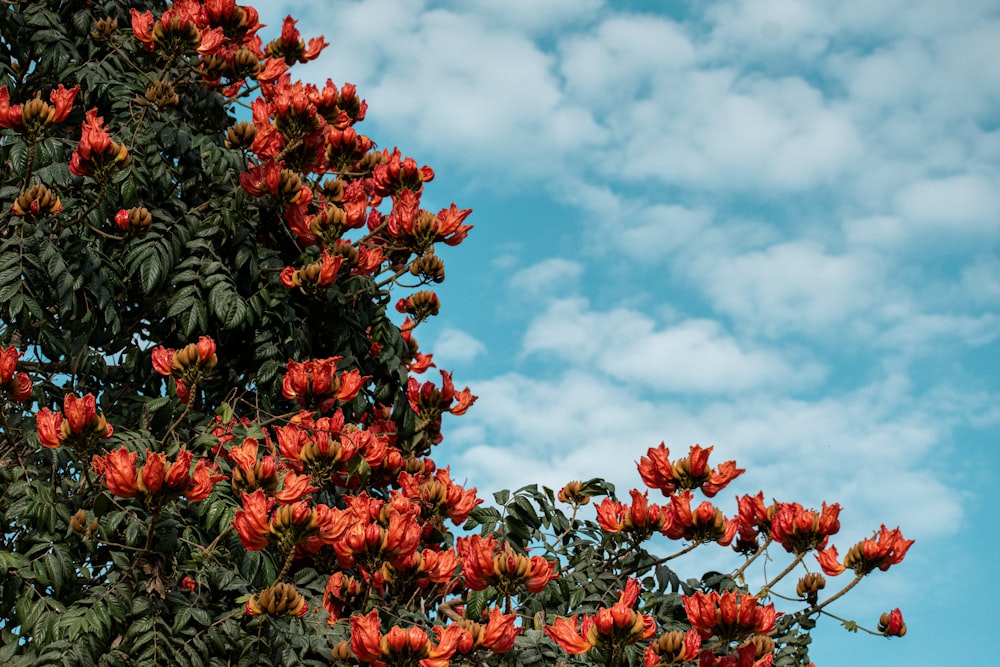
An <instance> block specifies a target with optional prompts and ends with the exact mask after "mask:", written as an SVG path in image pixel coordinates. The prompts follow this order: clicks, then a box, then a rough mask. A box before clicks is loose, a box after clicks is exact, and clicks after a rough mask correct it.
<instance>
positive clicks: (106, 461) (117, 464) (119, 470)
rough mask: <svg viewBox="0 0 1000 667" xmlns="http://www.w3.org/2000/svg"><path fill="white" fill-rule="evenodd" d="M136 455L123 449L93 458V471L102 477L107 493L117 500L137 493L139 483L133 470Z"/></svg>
mask: <svg viewBox="0 0 1000 667" xmlns="http://www.w3.org/2000/svg"><path fill="white" fill-rule="evenodd" d="M135 460H136V453H135V452H130V451H128V450H127V449H125V448H124V447H121V448H119V449H117V450H113V451H110V452H108V453H106V454H105V455H104V456H103V457H100V456H95V457H94V460H93V463H92V465H93V467H94V470H95V471H97V474H99V475H103V476H104V484H105V486H107V487H108V491H110V492H111V493H113V494H115V495H116V496H118V497H119V498H131V497H132V496H134V495H136V494H137V493H139V491H140V488H139V483H138V479H137V476H136V469H135Z"/></svg>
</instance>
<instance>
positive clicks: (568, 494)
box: [559, 481, 590, 505]
mask: <svg viewBox="0 0 1000 667" xmlns="http://www.w3.org/2000/svg"><path fill="white" fill-rule="evenodd" d="M559 500H561V501H563V502H564V503H568V504H570V505H586V504H587V503H589V502H590V496H588V495H587V494H586V493H584V492H583V482H576V481H574V482H569V483H567V484H566V486H564V487H563V488H561V489H559Z"/></svg>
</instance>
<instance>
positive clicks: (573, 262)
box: [261, 0, 1000, 665]
mask: <svg viewBox="0 0 1000 667" xmlns="http://www.w3.org/2000/svg"><path fill="white" fill-rule="evenodd" d="M286 13H291V14H293V15H294V16H295V17H297V18H299V19H301V21H300V28H301V29H302V32H303V36H305V37H307V38H308V37H311V36H314V35H316V34H319V33H322V34H324V35H325V36H326V38H327V41H329V42H330V43H331V46H330V47H329V48H328V49H327V50H326V51H325V52H324V54H323V55H322V56H321V57H320V58H319V59H318V60H317V61H316V62H314V63H311V64H310V65H309V66H307V67H301V68H299V70H298V72H299V76H302V77H303V78H305V79H308V80H313V81H316V82H318V83H321V82H323V81H325V79H326V78H327V77H330V78H332V79H333V81H334V82H335V83H337V84H338V85H340V84H342V83H344V82H351V83H355V84H356V85H357V86H358V91H359V94H360V95H361V96H362V97H365V98H366V99H367V100H368V102H369V105H370V109H369V114H368V119H367V120H366V121H365V122H364V123H363V125H362V126H361V128H360V129H361V130H362V131H364V132H365V133H367V134H369V135H370V136H371V137H372V138H373V139H374V140H375V141H376V142H378V144H379V145H380V146H382V147H388V148H392V147H393V146H394V145H398V146H400V148H401V149H402V150H403V152H404V154H406V155H410V156H413V157H414V158H416V159H417V161H418V162H420V163H421V164H429V165H431V166H432V167H433V168H434V169H435V171H436V173H437V178H436V179H435V181H434V182H433V183H432V184H430V185H429V186H428V188H427V189H426V191H425V196H424V205H425V207H426V208H430V209H432V210H437V208H439V207H443V206H447V205H448V204H450V203H451V202H452V201H455V202H456V203H457V204H458V205H459V206H460V207H462V208H473V209H474V213H473V216H472V217H471V218H470V220H469V222H471V223H474V224H475V226H476V227H475V229H474V230H473V232H472V233H471V234H470V236H469V238H468V240H467V241H466V242H465V243H464V244H463V245H461V246H460V247H458V248H456V249H454V250H448V251H446V252H444V254H443V256H444V258H445V262H446V267H447V272H448V280H447V281H446V282H445V283H444V284H443V285H442V287H441V289H440V290H439V294H440V296H441V298H442V302H443V308H442V314H441V316H440V317H439V318H438V319H437V320H436V321H434V322H431V323H430V324H428V325H427V326H425V327H422V328H421V329H419V330H418V332H417V338H418V339H419V340H420V341H421V344H422V347H423V348H424V349H425V351H429V352H433V353H434V355H435V360H436V361H438V363H439V365H440V366H442V367H444V368H449V369H452V370H454V372H455V379H456V383H457V384H458V385H459V386H460V387H461V386H464V385H466V384H468V385H469V386H470V387H471V388H472V389H473V391H474V393H476V394H478V395H479V396H480V399H479V402H478V403H477V404H476V405H475V407H474V408H473V409H472V410H470V411H469V413H468V414H467V415H465V416H464V417H462V418H451V419H450V420H448V421H447V423H446V426H445V435H446V443H445V445H443V450H442V451H441V452H440V453H439V455H438V458H439V459H440V460H442V461H443V462H444V463H450V464H451V466H452V473H453V477H455V478H456V479H460V480H461V479H465V480H468V482H469V483H470V484H474V485H476V486H478V487H479V489H480V491H481V493H482V494H483V495H486V496H488V495H489V492H490V491H493V490H496V489H498V488H503V487H517V486H521V485H523V484H525V483H529V482H541V483H544V484H547V485H549V486H552V487H554V488H558V487H559V486H561V485H562V484H563V483H564V482H566V481H568V480H571V479H585V478H589V477H593V476H599V475H600V476H605V477H607V478H608V479H610V480H611V481H614V482H615V483H616V484H617V485H618V487H619V491H620V492H621V493H623V494H624V493H625V492H627V490H628V489H629V488H632V487H633V486H635V485H637V484H638V483H639V480H638V477H637V475H636V473H635V468H634V462H635V461H636V460H638V458H639V457H640V456H641V455H642V454H644V453H645V451H646V449H647V448H648V447H651V446H655V445H656V444H658V443H659V442H660V441H661V440H663V441H666V443H667V445H668V446H670V447H671V449H672V451H674V452H685V451H686V450H687V448H688V446H690V445H692V444H695V443H700V444H702V445H714V446H715V448H716V454H715V456H716V457H717V459H718V460H723V459H730V458H734V459H736V460H737V462H738V463H739V464H740V465H741V466H743V467H746V468H747V470H748V472H747V473H746V475H745V476H744V477H743V478H741V479H740V480H738V483H737V484H734V488H733V493H726V494H723V496H721V497H720V498H719V499H718V500H719V502H720V503H721V504H722V506H723V507H724V509H726V510H727V511H728V512H732V511H733V510H734V509H735V503H734V502H733V501H732V496H733V495H735V494H736V493H744V492H755V491H756V490H758V489H763V490H764V491H765V494H766V495H767V496H768V497H772V498H776V499H778V500H784V501H792V500H797V501H800V502H803V503H805V504H808V505H816V506H818V505H819V503H820V502H822V501H824V500H826V501H828V502H833V501H837V502H840V503H841V504H842V505H843V507H844V511H843V513H842V517H841V518H842V525H843V527H842V530H841V534H840V535H839V536H838V538H837V539H834V540H833V543H834V544H837V545H838V546H840V547H841V552H843V550H845V549H846V548H848V547H849V546H850V545H851V544H853V543H854V542H855V541H857V540H860V539H862V538H864V537H866V536H868V535H870V534H871V532H872V531H873V530H874V529H876V528H878V526H879V524H880V523H882V522H885V523H887V524H888V525H889V527H890V528H891V527H894V526H896V525H897V524H898V525H900V526H901V527H902V530H903V533H904V535H905V536H907V537H909V538H914V539H916V540H917V542H916V544H915V545H914V547H913V548H912V549H911V551H910V553H909V555H908V556H907V558H906V560H905V561H904V562H903V563H902V564H901V565H899V566H897V567H895V568H893V569H892V570H890V571H889V572H888V573H886V574H883V573H875V575H873V576H872V577H870V578H869V580H868V581H866V582H864V583H863V584H862V588H861V589H860V591H858V592H856V593H855V594H853V595H850V596H848V597H847V598H845V599H844V600H842V601H840V602H838V603H836V604H835V605H834V606H833V608H832V610H833V611H834V612H835V613H837V614H839V615H842V616H845V617H849V618H853V619H855V620H857V621H858V622H860V623H862V624H865V625H868V626H873V625H874V624H875V622H876V619H877V618H878V615H879V613H881V612H882V611H886V610H889V609H891V608H893V607H896V606H898V607H901V608H902V610H903V613H904V616H905V618H906V621H907V624H908V626H909V634H908V636H907V637H905V638H904V639H902V640H893V641H887V640H882V639H880V638H876V637H870V636H867V635H865V636H852V635H849V634H847V633H846V632H843V631H842V630H840V629H839V628H837V627H835V625H836V624H835V623H826V624H825V625H826V628H825V629H823V630H821V631H819V632H817V634H816V643H815V648H814V650H813V658H814V660H815V662H816V663H817V664H818V665H838V664H855V665H893V664H911V665H914V664H927V663H928V662H929V660H930V658H929V657H928V656H931V655H933V656H940V657H935V658H934V660H939V659H944V660H946V661H947V662H949V663H951V664H975V663H978V662H980V659H979V656H978V649H977V647H978V646H979V643H978V642H973V641H967V640H971V639H972V638H973V637H981V636H982V633H983V632H985V630H986V627H987V625H986V623H987V621H986V619H988V618H991V617H992V613H991V612H992V604H989V603H991V602H992V600H993V599H995V598H996V597H997V595H998V594H1000V587H998V584H997V583H996V578H995V577H993V576H992V575H991V572H992V563H993V557H992V555H990V554H991V547H992V537H993V534H995V531H996V528H997V527H998V521H997V518H996V514H995V510H994V507H995V506H996V504H997V502H998V501H1000V493H998V490H997V481H998V480H997V471H998V462H1000V454H998V453H997V452H998V448H997V434H998V432H1000V431H998V422H1000V408H998V405H997V396H998V393H1000V382H998V373H997V371H998V366H1000V364H998V359H1000V344H998V341H997V337H998V333H1000V258H998V255H997V250H998V238H1000V187H998V186H1000V68H998V67H996V56H997V47H996V45H997V44H1000V3H997V2H995V1H989V2H987V1H982V2H976V1H973V0H963V1H961V2H958V3H941V2H936V1H933V0H905V1H904V0H879V1H878V2H871V1H870V0H841V1H840V2H837V3H815V2H806V1H801V2H800V1H795V0H720V1H713V2H709V1H702V2H681V1H678V2H668V1H665V0H664V1H661V2H647V3H640V2H603V1H601V0H547V1H546V2H542V3H539V2H534V1H529V0H503V1H501V0H480V1H479V2H462V1H460V0H454V1H450V2H449V1H442V2H428V1H419V0H360V1H345V0H338V1H337V2H332V3H327V2H315V1H313V2H309V1H301V2H274V3H268V4H267V5H266V6H262V7H261V14H262V20H263V21H264V22H265V23H268V24H269V26H271V27H270V28H269V29H267V30H266V31H265V38H269V37H270V36H271V34H272V33H271V32H270V30H272V29H274V30H276V29H277V28H278V26H280V22H281V19H282V18H283V17H284V15H285V14H286ZM727 499H728V500H727ZM717 556H718V555H717V554H716V555H711V554H710V555H709V556H708V557H707V558H706V560H704V561H702V562H695V563H692V564H691V567H692V568H694V569H698V568H700V567H702V566H703V565H710V564H713V563H714V562H715V561H714V560H713V559H714V558H717ZM783 565H784V562H783V561H782V559H781V555H780V554H776V560H775V562H774V563H772V564H771V566H770V568H769V570H770V571H771V572H775V571H777V570H779V569H780V568H781V567H783ZM771 568H773V569H771ZM688 574H693V572H691V573H688ZM830 583H831V586H832V585H833V584H835V583H836V581H835V580H834V581H831V582H830ZM988 605H989V606H988Z"/></svg>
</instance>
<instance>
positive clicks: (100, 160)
mask: <svg viewBox="0 0 1000 667" xmlns="http://www.w3.org/2000/svg"><path fill="white" fill-rule="evenodd" d="M127 163H128V149H127V148H126V147H125V144H117V143H115V142H113V141H111V135H109V134H108V132H107V130H105V129H104V119H103V118H101V117H100V116H98V115H97V109H91V110H90V111H88V112H87V117H86V120H84V123H83V132H82V133H81V135H80V142H79V143H78V144H77V146H76V150H75V151H73V155H71V156H70V161H69V170H70V172H71V173H73V174H74V175H76V176H91V177H93V178H94V179H95V180H98V181H100V180H103V179H106V178H107V176H108V175H109V173H110V171H111V170H112V169H117V168H121V167H124V166H125V165H126V164H127Z"/></svg>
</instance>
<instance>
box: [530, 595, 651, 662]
mask: <svg viewBox="0 0 1000 667" xmlns="http://www.w3.org/2000/svg"><path fill="white" fill-rule="evenodd" d="M640 590H641V588H640V585H639V581H638V580H637V579H629V581H628V583H627V584H626V585H625V589H624V590H622V591H620V592H619V596H618V602H616V603H615V604H614V605H612V606H611V607H602V608H601V609H598V610H597V613H596V614H594V615H593V616H584V617H583V620H582V621H580V627H579V628H578V627H577V618H578V617H577V616H572V617H570V618H569V619H565V618H557V619H556V620H555V621H554V622H553V623H552V625H550V626H548V627H546V628H545V634H546V635H547V636H548V637H549V638H550V639H552V641H554V642H555V643H556V644H558V645H559V647H560V648H561V649H562V650H564V651H566V652H567V653H570V654H573V655H579V654H582V653H587V652H589V651H590V650H592V649H595V648H596V649H610V650H611V651H620V650H621V649H622V648H624V647H625V646H627V645H628V644H634V643H635V642H637V641H639V640H642V639H649V638H651V637H652V636H653V635H654V634H655V633H656V622H655V621H654V620H653V617H652V616H650V615H649V614H640V613H639V612H638V611H636V609H635V608H636V605H637V604H638V601H639V592H640Z"/></svg>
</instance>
